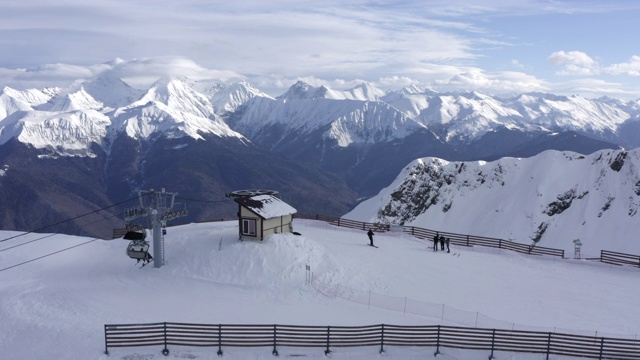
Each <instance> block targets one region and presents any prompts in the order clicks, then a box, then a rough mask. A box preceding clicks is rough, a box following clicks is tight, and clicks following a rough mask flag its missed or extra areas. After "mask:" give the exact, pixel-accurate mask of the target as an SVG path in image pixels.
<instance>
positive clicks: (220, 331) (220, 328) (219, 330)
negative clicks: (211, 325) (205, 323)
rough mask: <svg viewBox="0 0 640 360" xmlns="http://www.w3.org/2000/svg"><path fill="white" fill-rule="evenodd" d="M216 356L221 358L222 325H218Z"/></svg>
mask: <svg viewBox="0 0 640 360" xmlns="http://www.w3.org/2000/svg"><path fill="white" fill-rule="evenodd" d="M218 356H222V324H218Z"/></svg>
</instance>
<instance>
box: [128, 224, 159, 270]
mask: <svg viewBox="0 0 640 360" xmlns="http://www.w3.org/2000/svg"><path fill="white" fill-rule="evenodd" d="M146 238H147V231H146V230H145V229H144V228H143V227H142V226H141V225H136V224H129V225H127V232H126V233H125V234H124V237H123V239H125V240H129V241H131V242H130V243H129V246H127V256H129V257H130V258H132V259H135V260H137V261H138V262H140V260H142V261H144V262H145V263H148V262H150V261H151V260H153V256H151V254H149V242H148V241H145V239H146Z"/></svg>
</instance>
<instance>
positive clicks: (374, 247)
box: [367, 244, 377, 248]
mask: <svg viewBox="0 0 640 360" xmlns="http://www.w3.org/2000/svg"><path fill="white" fill-rule="evenodd" d="M367 245H369V246H373V247H374V248H377V246H376V245H371V244H367Z"/></svg>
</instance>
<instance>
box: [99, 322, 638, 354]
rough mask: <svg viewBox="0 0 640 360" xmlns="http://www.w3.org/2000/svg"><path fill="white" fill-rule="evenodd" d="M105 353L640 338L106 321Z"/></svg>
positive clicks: (556, 350) (623, 350) (586, 348)
mask: <svg viewBox="0 0 640 360" xmlns="http://www.w3.org/2000/svg"><path fill="white" fill-rule="evenodd" d="M104 333H105V354H109V349H113V348H120V347H146V346H159V347H162V353H163V354H164V355H168V354H169V346H190V347H211V348H215V349H216V351H217V354H218V355H223V348H227V347H267V348H270V349H271V350H272V353H273V355H278V349H279V348H280V347H306V348H320V349H323V350H324V352H325V354H329V353H330V352H331V351H332V349H333V348H340V347H364V346H375V347H379V351H380V352H383V351H384V350H385V347H389V346H397V347H402V346H413V347H427V348H432V349H433V351H434V355H437V354H439V353H440V350H441V348H457V349H468V350H484V351H487V352H490V355H489V358H490V359H491V358H493V355H494V352H496V351H508V352H525V353H539V354H546V356H547V359H549V355H564V356H578V357H583V358H592V359H620V360H630V359H638V358H640V340H632V339H618V338H606V337H593V336H582V335H572V334H562V333H555V332H537V331H521V330H501V329H479V328H468V327H458V326H443V325H411V326H405V325H387V324H380V325H368V326H304V325H230V324H217V325H211V324H188V323H172V322H164V323H152V324H120V325H105V326H104Z"/></svg>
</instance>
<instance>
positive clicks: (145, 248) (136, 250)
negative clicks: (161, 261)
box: [127, 240, 153, 261]
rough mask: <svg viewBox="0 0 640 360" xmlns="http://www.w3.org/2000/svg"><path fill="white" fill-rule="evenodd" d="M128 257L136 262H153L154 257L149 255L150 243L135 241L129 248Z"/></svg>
mask: <svg viewBox="0 0 640 360" xmlns="http://www.w3.org/2000/svg"><path fill="white" fill-rule="evenodd" d="M127 255H128V256H129V257H130V258H132V259H135V260H138V261H140V260H143V261H151V260H152V259H153V257H151V254H149V242H148V241H144V240H135V241H132V242H130V243H129V246H127Z"/></svg>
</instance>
